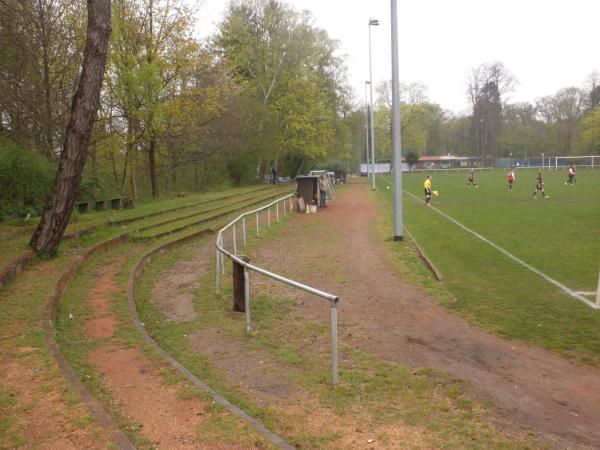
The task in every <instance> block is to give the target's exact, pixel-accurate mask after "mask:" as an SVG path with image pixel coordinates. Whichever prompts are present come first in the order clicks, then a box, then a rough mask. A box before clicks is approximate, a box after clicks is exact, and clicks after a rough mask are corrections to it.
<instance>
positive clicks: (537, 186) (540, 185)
mask: <svg viewBox="0 0 600 450" xmlns="http://www.w3.org/2000/svg"><path fill="white" fill-rule="evenodd" d="M538 192H541V193H542V197H544V198H550V196H549V195H546V193H545V192H544V182H543V181H542V172H539V173H538V176H537V179H536V182H535V191H533V197H531V198H535V194H537V193H538Z"/></svg>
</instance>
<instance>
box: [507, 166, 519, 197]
mask: <svg viewBox="0 0 600 450" xmlns="http://www.w3.org/2000/svg"><path fill="white" fill-rule="evenodd" d="M516 179H517V177H516V175H515V171H514V170H513V168H512V167H511V168H510V170H509V171H508V176H507V180H508V190H509V191H510V192H512V185H513V181H515V180H516Z"/></svg>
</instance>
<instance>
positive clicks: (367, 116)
mask: <svg viewBox="0 0 600 450" xmlns="http://www.w3.org/2000/svg"><path fill="white" fill-rule="evenodd" d="M368 84H371V82H370V81H365V132H366V138H367V140H366V147H367V148H366V153H367V158H366V162H367V178H370V177H371V166H370V165H369V147H370V145H369V135H370V133H369V110H370V108H369V94H368V93H367V85H368Z"/></svg>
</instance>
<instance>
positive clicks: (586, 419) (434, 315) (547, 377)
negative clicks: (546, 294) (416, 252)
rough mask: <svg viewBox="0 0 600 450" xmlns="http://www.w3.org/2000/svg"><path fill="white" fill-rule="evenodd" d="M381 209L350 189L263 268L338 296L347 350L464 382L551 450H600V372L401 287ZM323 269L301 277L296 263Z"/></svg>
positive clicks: (294, 229) (307, 305)
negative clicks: (376, 232) (381, 236)
mask: <svg viewBox="0 0 600 450" xmlns="http://www.w3.org/2000/svg"><path fill="white" fill-rule="evenodd" d="M378 208H379V207H378V206H377V205H376V204H375V203H374V201H373V200H372V198H370V197H369V196H368V193H367V191H366V189H365V185H364V184H362V183H357V184H351V185H349V186H348V188H347V190H346V191H345V192H344V194H343V195H340V196H338V199H337V200H336V201H335V202H333V203H331V204H330V206H329V207H328V208H327V209H325V210H323V211H322V212H321V213H320V214H317V216H313V215H309V216H304V217H299V218H298V219H297V220H295V221H294V222H292V224H291V225H290V226H289V227H288V228H286V229H285V230H284V231H283V232H282V233H281V234H280V235H278V236H277V237H275V238H274V239H273V240H272V241H271V242H269V243H268V244H265V245H264V246H262V247H261V249H260V255H261V256H260V258H259V261H257V262H258V264H259V265H261V266H263V267H268V268H270V269H273V270H276V271H281V273H285V274H288V275H290V276H292V277H298V278H300V279H302V280H311V284H313V285H315V286H318V287H319V288H322V289H326V290H329V291H330V292H335V293H336V294H338V295H340V296H341V298H342V305H341V309H340V320H341V325H342V327H344V329H346V330H350V332H348V333H345V334H344V336H342V341H343V342H344V343H345V344H348V345H352V346H354V347H356V348H360V349H362V350H365V351H368V352H372V353H377V354H379V355H381V356H383V357H385V358H386V359H389V360H392V361H396V362H400V363H402V364H407V365H412V366H423V367H434V368H438V369H442V370H445V371H448V372H451V373H453V374H455V375H456V376H458V377H460V378H463V379H466V380H468V381H470V382H472V383H473V384H474V385H475V386H476V387H477V389H479V390H481V392H482V393H484V394H485V395H488V396H490V397H491V398H492V399H493V401H494V403H495V405H496V407H497V409H496V411H497V416H498V417H499V419H501V422H503V423H507V424H508V425H509V426H512V427H516V428H518V429H525V430H529V429H530V430H531V431H533V432H535V433H537V434H538V435H539V437H540V439H541V440H542V441H543V442H544V443H546V444H549V445H551V446H553V447H557V448H600V425H599V424H600V372H599V371H598V370H596V369H593V368H590V367H586V366H580V365H576V364H574V363H571V362H568V361H566V360H564V359H562V358H560V357H558V356H556V355H554V354H551V353H549V352H547V351H545V350H542V349H540V348H537V347H533V346H530V345H525V344H522V343H519V342H516V341H508V340H504V339H501V338H498V337H495V336H491V335H489V334H487V333H485V332H483V331H481V330H479V329H476V328H475V327H472V326H470V325H468V324H467V323H466V322H464V321H463V320H462V319H460V318H459V317H457V316H455V315H453V314H451V313H449V312H448V311H446V310H445V309H444V308H442V307H441V306H439V305H438V304H437V302H436V301H435V300H433V299H431V298H429V297H428V296H427V295H425V294H424V293H423V292H422V291H421V290H420V289H418V288H415V287H413V286H411V285H409V284H407V283H405V282H403V281H402V280H401V279H400V278H399V277H398V274H397V273H395V272H394V270H393V268H391V267H390V265H389V264H388V263H387V262H386V260H385V257H384V256H382V254H381V250H382V248H381V247H380V245H379V244H378V242H376V240H375V238H374V237H373V235H372V233H371V232H370V231H369V230H371V226H372V224H373V223H374V222H375V220H376V219H377V215H378V214H381V213H382V211H380V210H378ZM315 224H317V225H318V226H315ZM302 242H304V243H306V242H310V245H298V244H299V243H302ZM291 248H293V254H292V253H291V252H290V251H289V250H290V249H291ZM282 249H287V250H288V252H287V253H286V252H285V251H283V252H282ZM316 260H318V261H319V262H320V263H321V264H312V265H311V264H309V263H307V264H303V265H302V267H301V268H300V270H299V267H298V265H295V264H294V263H293V262H294V261H316ZM324 266H326V267H328V270H327V271H324V270H323V267H324ZM311 267H313V269H311ZM296 272H300V273H296ZM348 280H351V282H348ZM482 295H485V294H484V293H482ZM299 301H300V303H301V305H302V307H303V308H304V309H305V313H306V314H307V315H309V316H310V315H315V316H320V315H322V312H321V310H322V308H320V306H322V305H318V304H316V302H315V301H314V299H308V298H300V299H299Z"/></svg>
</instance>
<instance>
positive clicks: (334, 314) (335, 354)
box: [331, 300, 338, 385]
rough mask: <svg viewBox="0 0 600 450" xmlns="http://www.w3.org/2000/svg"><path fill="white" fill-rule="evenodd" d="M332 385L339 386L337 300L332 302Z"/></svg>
mask: <svg viewBox="0 0 600 450" xmlns="http://www.w3.org/2000/svg"><path fill="white" fill-rule="evenodd" d="M331 383H332V384H334V385H336V384H338V350H337V300H336V301H333V302H331Z"/></svg>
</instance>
